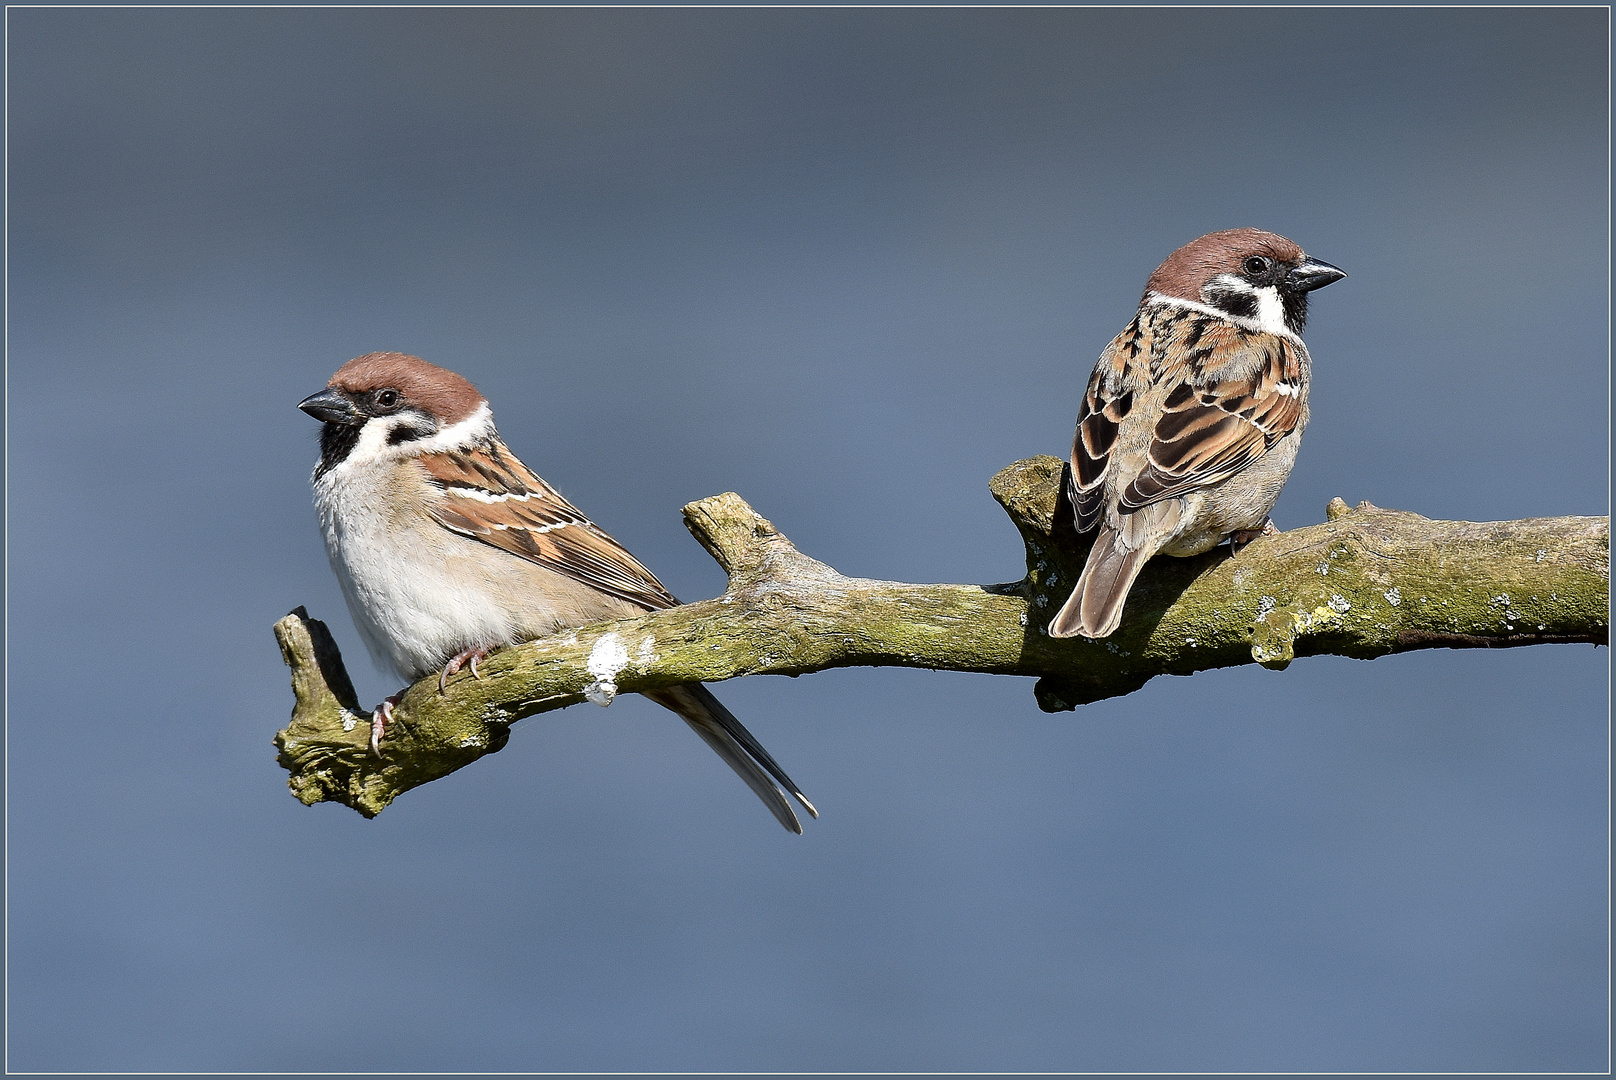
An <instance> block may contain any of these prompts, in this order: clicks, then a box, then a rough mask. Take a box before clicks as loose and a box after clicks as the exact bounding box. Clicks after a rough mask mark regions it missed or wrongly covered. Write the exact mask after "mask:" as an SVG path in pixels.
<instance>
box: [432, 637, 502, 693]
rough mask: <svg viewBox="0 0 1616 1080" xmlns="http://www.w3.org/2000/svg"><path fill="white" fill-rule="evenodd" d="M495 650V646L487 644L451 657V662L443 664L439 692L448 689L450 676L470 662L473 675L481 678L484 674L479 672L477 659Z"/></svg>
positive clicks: (439, 677)
mask: <svg viewBox="0 0 1616 1080" xmlns="http://www.w3.org/2000/svg"><path fill="white" fill-rule="evenodd" d="M493 651H494V649H493V646H491V645H485V646H483V647H482V648H480V649H467V650H466V651H465V652H463V653H460V654H459V655H458V656H451V657H449V662H448V663H447V664H444V665H443V671H442V672H441V673H440V674H439V675H438V693H440V694H441V693H443V692H444V691H446V690H448V689H449V676H451V675H453V674H455V673H456V672H458V671H459V670H460V669H461V668H463V667H465V666H467V665H468V664H469V665H470V666H471V677H472V678H474V679H479V680H480V679H481V678H482V676H481V675H479V674H477V661H479V660H481V659H482V658H483V657H485V656H487V655H488V654H489V653H491V652H493Z"/></svg>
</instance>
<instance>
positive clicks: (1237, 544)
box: [1229, 518, 1279, 555]
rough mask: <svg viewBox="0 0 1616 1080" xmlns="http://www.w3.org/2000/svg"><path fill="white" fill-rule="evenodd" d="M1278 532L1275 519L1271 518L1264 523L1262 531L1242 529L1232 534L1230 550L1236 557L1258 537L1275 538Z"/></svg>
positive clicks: (1230, 535) (1230, 536)
mask: <svg viewBox="0 0 1616 1080" xmlns="http://www.w3.org/2000/svg"><path fill="white" fill-rule="evenodd" d="M1278 532H1279V530H1278V529H1277V528H1275V527H1274V519H1273V518H1269V519H1268V520H1266V521H1264V522H1263V524H1262V528H1260V529H1241V530H1239V531H1238V532H1233V533H1230V534H1229V548H1230V550H1231V551H1233V552H1234V553H1235V554H1236V555H1238V554H1240V551H1241V549H1242V548H1244V547H1245V546H1246V545H1247V544H1249V543H1251V542H1252V541H1253V540H1255V539H1257V537H1259V536H1274V535H1276V534H1277V533H1278Z"/></svg>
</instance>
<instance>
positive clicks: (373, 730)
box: [370, 690, 404, 757]
mask: <svg viewBox="0 0 1616 1080" xmlns="http://www.w3.org/2000/svg"><path fill="white" fill-rule="evenodd" d="M403 696H404V691H402V690H400V691H399V692H398V693H396V694H394V695H393V696H392V697H390V698H384V699H382V703H381V704H380V705H378V706H376V711H375V712H373V713H371V715H370V751H371V753H373V754H375V755H376V756H377V757H381V756H382V736H383V735H385V734H387V725H388V724H390V723H392V720H393V706H395V705H397V704H398V699H399V698H401V697H403Z"/></svg>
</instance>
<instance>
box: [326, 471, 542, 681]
mask: <svg viewBox="0 0 1616 1080" xmlns="http://www.w3.org/2000/svg"><path fill="white" fill-rule="evenodd" d="M367 464H368V467H367V466H364V465H359V463H356V462H352V461H345V462H343V463H342V464H340V465H338V466H337V467H336V468H334V469H332V470H331V471H329V472H327V473H326V474H325V475H324V476H322V477H320V478H319V479H318V480H316V481H315V483H314V502H315V506H316V507H317V508H318V510H319V512H320V527H321V530H322V532H323V533H324V534H325V545H326V554H327V555H328V556H330V559H331V569H332V570H333V571H334V572H335V573H336V575H337V580H338V581H339V582H340V583H341V585H342V594H343V596H344V597H345V598H346V599H347V601H348V610H349V611H350V612H352V614H353V619H354V625H355V626H357V627H358V629H359V633H360V635H361V636H362V637H363V638H364V640H365V645H366V646H367V648H369V650H370V653H371V655H372V656H373V657H375V659H376V661H377V663H378V664H381V665H383V666H385V667H391V668H392V669H393V670H395V671H396V672H398V674H399V675H401V676H402V677H404V678H406V679H414V678H418V677H420V676H421V675H424V674H426V673H427V672H429V671H432V670H434V669H436V668H438V667H440V666H442V664H443V663H444V662H445V661H446V660H447V659H448V658H449V657H451V656H453V655H455V654H456V653H459V652H461V651H462V650H464V649H468V648H472V647H477V646H492V645H502V644H507V643H509V642H510V641H511V640H513V632H512V626H511V619H510V615H509V608H508V605H507V604H503V603H501V598H500V596H499V595H497V593H496V592H495V591H494V590H493V589H491V588H490V583H487V582H486V581H485V580H484V577H483V575H480V574H479V573H478V572H477V568H476V567H475V566H474V565H471V564H470V560H469V559H468V558H467V555H466V554H463V553H461V551H460V550H457V549H460V548H462V547H463V545H465V543H466V541H465V540H464V539H463V538H460V537H455V536H453V535H452V534H450V533H448V532H447V531H446V530H444V529H443V528H442V527H441V526H439V525H438V524H437V523H436V522H435V521H432V520H431V519H430V518H429V517H427V515H426V513H425V511H424V506H425V505H426V504H425V500H426V499H428V498H431V497H433V495H432V493H431V492H430V491H429V490H428V489H429V485H428V484H427V482H426V480H425V479H424V478H423V477H422V476H421V475H420V471H419V469H417V468H416V466H415V465H414V464H413V463H410V462H396V463H386V464H383V463H379V462H372V463H367ZM356 465H359V467H355V466H356ZM452 541H454V542H458V543H453V544H452V543H451V542H452Z"/></svg>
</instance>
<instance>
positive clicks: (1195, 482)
mask: <svg viewBox="0 0 1616 1080" xmlns="http://www.w3.org/2000/svg"><path fill="white" fill-rule="evenodd" d="M1250 350H1260V352H1261V355H1260V356H1259V357H1256V358H1255V360H1256V363H1255V365H1253V364H1252V360H1253V359H1254V358H1253V357H1252V356H1251V355H1250ZM1198 359H1202V358H1201V357H1198ZM1301 371H1302V369H1301V362H1300V361H1299V360H1298V358H1297V356H1296V353H1295V350H1294V347H1293V346H1292V345H1291V344H1290V343H1289V342H1287V341H1285V340H1284V339H1283V338H1279V337H1274V336H1271V335H1263V336H1262V337H1261V338H1260V339H1250V338H1246V339H1232V340H1230V341H1228V342H1226V343H1222V344H1219V345H1217V346H1216V347H1214V348H1213V349H1212V350H1211V351H1210V352H1208V353H1206V354H1204V362H1201V363H1197V364H1195V365H1193V366H1191V367H1189V368H1186V369H1184V372H1183V375H1182V378H1183V381H1182V382H1180V383H1179V384H1178V386H1176V387H1174V388H1173V390H1172V392H1171V393H1169V394H1168V395H1167V399H1166V401H1165V402H1163V411H1162V416H1161V418H1160V419H1159V420H1157V421H1156V428H1155V431H1154V433H1153V436H1154V437H1153V438H1152V440H1151V444H1150V458H1149V463H1148V464H1147V465H1146V466H1145V469H1144V471H1143V472H1141V473H1140V474H1139V476H1138V477H1136V478H1135V479H1134V481H1133V483H1131V484H1129V485H1128V488H1127V490H1126V491H1124V492H1123V493H1122V499H1121V507H1122V509H1124V510H1128V509H1137V508H1138V507H1141V506H1148V505H1150V504H1151V503H1155V502H1160V501H1161V500H1163V499H1170V498H1172V497H1173V496H1175V495H1182V494H1183V493H1184V492H1186V491H1191V490H1193V489H1195V488H1198V487H1206V486H1208V485H1211V484H1216V483H1218V482H1220V481H1222V480H1226V479H1228V478H1229V477H1231V476H1233V475H1234V474H1235V473H1237V472H1239V471H1240V470H1241V469H1244V468H1245V467H1246V466H1248V465H1250V464H1251V463H1252V462H1253V461H1256V460H1257V459H1258V458H1260V457H1262V456H1263V455H1264V454H1266V453H1267V452H1268V450H1269V448H1270V447H1272V446H1273V445H1274V444H1275V443H1276V442H1278V441H1279V440H1280V439H1283V438H1284V437H1285V436H1286V435H1289V434H1290V433H1291V432H1292V431H1294V430H1295V429H1296V425H1297V423H1298V422H1299V421H1300V420H1301V416H1302V399H1301ZM1232 372H1245V373H1247V374H1243V375H1235V374H1232Z"/></svg>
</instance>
